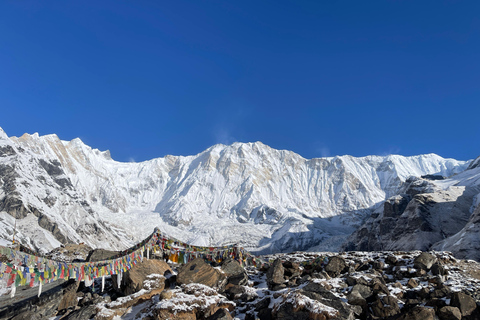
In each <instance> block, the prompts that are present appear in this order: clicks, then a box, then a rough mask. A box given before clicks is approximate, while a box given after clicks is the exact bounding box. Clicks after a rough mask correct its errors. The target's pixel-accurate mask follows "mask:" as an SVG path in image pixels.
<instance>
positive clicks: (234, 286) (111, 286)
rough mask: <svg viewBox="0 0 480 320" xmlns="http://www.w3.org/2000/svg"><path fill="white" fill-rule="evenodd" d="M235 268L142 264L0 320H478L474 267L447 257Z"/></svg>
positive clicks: (316, 259) (381, 255) (357, 257)
mask: <svg viewBox="0 0 480 320" xmlns="http://www.w3.org/2000/svg"><path fill="white" fill-rule="evenodd" d="M263 258H265V259H266V260H268V261H269V262H270V263H269V266H262V267H258V268H256V267H253V266H251V267H247V268H242V267H241V266H240V265H239V264H238V263H237V262H236V261H234V260H231V259H228V260H225V261H223V263H221V264H219V265H214V266H211V265H209V264H207V263H205V262H204V261H203V260H202V259H195V260H193V261H190V262H189V263H188V264H186V265H183V266H180V265H176V264H167V263H166V262H164V261H163V260H144V262H142V263H141V264H139V265H137V266H136V267H135V268H133V269H131V270H130V271H128V272H125V273H124V274H123V276H122V277H121V279H120V278H117V277H116V276H114V277H113V278H109V279H105V282H104V284H103V285H104V290H103V292H102V280H101V279H97V280H96V281H95V283H94V284H93V285H92V286H91V287H85V285H84V284H83V283H81V284H79V283H75V282H70V283H66V284H64V289H63V294H62V295H60V296H58V297H57V298H51V299H46V301H44V302H39V303H37V304H33V305H31V306H30V307H28V308H23V309H22V311H21V312H17V314H16V315H12V316H11V317H7V318H5V319H15V320H19V319H97V320H100V319H101V320H110V319H210V320H213V319H245V320H250V319H251V320H254V319H260V320H264V319H352V320H353V319H402V320H407V319H408V320H416V319H418V320H429V319H440V320H450V319H451V320H455V319H458V320H459V319H480V264H479V263H477V262H475V261H472V260H469V261H466V260H457V259H455V258H454V257H453V256H452V255H451V254H450V253H446V252H430V253H426V252H423V253H422V252H419V251H416V252H347V253H305V252H298V253H291V254H277V255H270V256H264V257H263Z"/></svg>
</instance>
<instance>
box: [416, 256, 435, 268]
mask: <svg viewBox="0 0 480 320" xmlns="http://www.w3.org/2000/svg"><path fill="white" fill-rule="evenodd" d="M435 262H437V257H435V256H434V255H433V254H430V253H428V252H422V253H421V254H420V255H418V257H416V258H415V259H414V260H413V266H414V267H415V268H417V269H421V270H430V268H431V267H432V266H433V264H434V263H435Z"/></svg>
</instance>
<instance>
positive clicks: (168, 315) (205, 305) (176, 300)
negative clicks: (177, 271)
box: [153, 283, 236, 320]
mask: <svg viewBox="0 0 480 320" xmlns="http://www.w3.org/2000/svg"><path fill="white" fill-rule="evenodd" d="M172 291H173V297H172V298H171V299H169V300H160V301H159V302H158V303H156V305H155V308H154V310H153V316H154V319H158V320H163V319H165V320H166V319H169V320H171V319H192V320H194V319H205V318H208V317H211V316H213V315H214V314H215V313H216V312H217V311H218V310H219V309H227V310H228V311H229V312H232V311H233V310H234V309H235V306H236V305H235V303H234V302H231V301H228V300H227V298H225V297H224V296H222V295H219V294H218V292H217V291H216V290H215V289H212V288H210V287H207V286H206V285H203V284H198V283H190V284H183V285H182V286H181V288H177V289H173V290H172ZM217 316H218V314H217ZM213 319H215V318H213Z"/></svg>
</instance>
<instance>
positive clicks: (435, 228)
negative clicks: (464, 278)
mask: <svg viewBox="0 0 480 320" xmlns="http://www.w3.org/2000/svg"><path fill="white" fill-rule="evenodd" d="M477 193H478V191H476V190H474V188H465V187H459V186H451V187H449V188H448V189H447V190H442V189H440V188H439V187H437V186H436V185H435V184H433V183H432V182H430V181H427V180H424V179H420V178H411V179H409V180H407V181H406V182H405V184H404V187H403V189H402V190H401V193H400V194H398V195H396V196H393V197H391V198H389V199H387V200H386V201H385V202H384V203H383V206H381V207H379V208H378V209H377V210H376V211H375V212H374V213H373V214H372V215H371V216H370V218H369V219H367V220H366V222H365V223H364V225H362V226H361V227H360V228H359V229H358V230H357V231H355V232H354V233H353V234H352V235H351V236H350V237H349V238H348V239H347V241H346V242H345V244H344V245H343V248H344V249H345V250H364V251H378V250H422V251H426V250H431V248H432V247H435V246H436V247H435V248H437V250H438V244H440V243H442V241H444V239H445V238H447V239H449V237H452V236H454V235H455V234H456V233H457V232H459V231H460V230H462V228H464V227H465V225H466V224H467V222H468V221H469V218H470V208H471V206H472V203H473V199H474V196H475V195H476V194H477ZM462 247H468V246H467V245H466V244H465V245H462ZM479 247H480V244H479ZM458 252H460V248H459V251H458Z"/></svg>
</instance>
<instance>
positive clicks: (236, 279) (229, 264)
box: [222, 258, 248, 286]
mask: <svg viewBox="0 0 480 320" xmlns="http://www.w3.org/2000/svg"><path fill="white" fill-rule="evenodd" d="M222 271H223V272H224V273H225V274H226V275H227V283H231V284H235V285H240V286H246V285H247V284H248V275H247V272H246V271H245V269H244V268H242V266H241V265H240V263H238V262H237V261H235V260H233V259H230V258H229V259H227V260H225V261H223V263H222Z"/></svg>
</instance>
